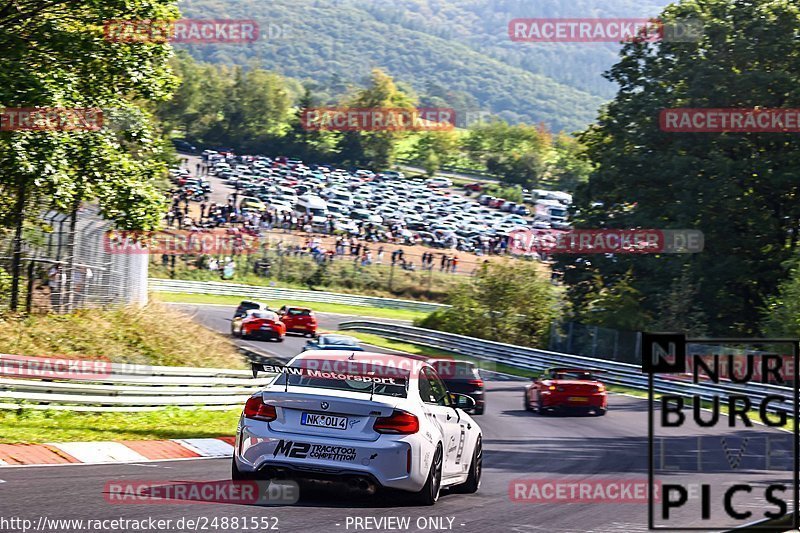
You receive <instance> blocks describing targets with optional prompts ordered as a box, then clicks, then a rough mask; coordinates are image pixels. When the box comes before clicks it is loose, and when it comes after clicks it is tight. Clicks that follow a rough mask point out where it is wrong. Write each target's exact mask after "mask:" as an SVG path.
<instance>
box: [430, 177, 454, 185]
mask: <svg viewBox="0 0 800 533" xmlns="http://www.w3.org/2000/svg"><path fill="white" fill-rule="evenodd" d="M425 183H426V184H427V185H428V187H436V188H441V187H452V186H453V182H452V181H451V180H449V179H447V178H442V177H438V178H429V179H427V180H425Z"/></svg>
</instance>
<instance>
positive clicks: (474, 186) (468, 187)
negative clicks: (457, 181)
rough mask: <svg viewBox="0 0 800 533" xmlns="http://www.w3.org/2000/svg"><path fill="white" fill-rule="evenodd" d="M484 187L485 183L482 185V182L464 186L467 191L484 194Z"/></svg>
mask: <svg viewBox="0 0 800 533" xmlns="http://www.w3.org/2000/svg"><path fill="white" fill-rule="evenodd" d="M484 187H485V185H484V184H483V183H480V182H477V181H476V182H472V183H467V184H466V185H464V188H465V189H466V190H468V191H472V192H483V188H484Z"/></svg>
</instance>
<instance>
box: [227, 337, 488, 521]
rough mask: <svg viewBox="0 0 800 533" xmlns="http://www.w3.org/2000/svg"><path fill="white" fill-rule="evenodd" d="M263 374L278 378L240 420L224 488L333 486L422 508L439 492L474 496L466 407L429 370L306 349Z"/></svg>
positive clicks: (472, 429) (476, 454) (474, 447)
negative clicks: (399, 496)
mask: <svg viewBox="0 0 800 533" xmlns="http://www.w3.org/2000/svg"><path fill="white" fill-rule="evenodd" d="M263 369H264V370H267V368H266V367H264V368H263ZM270 369H272V371H277V372H280V373H279V374H278V376H277V377H276V378H275V379H274V380H273V381H272V383H271V384H270V385H268V386H267V387H266V388H265V389H263V390H262V391H261V392H258V393H256V394H254V395H253V396H251V397H250V398H249V399H248V400H247V403H246V405H245V408H244V412H243V413H242V416H241V418H240V420H239V425H238V428H237V431H236V448H235V451H234V456H233V464H232V477H233V479H235V480H236V479H292V480H297V481H303V480H324V481H342V482H344V483H347V484H348V485H350V486H351V487H357V488H360V489H362V490H366V491H367V492H370V493H374V492H375V490H377V489H379V488H388V489H399V490H402V491H407V492H411V493H414V494H415V499H416V500H417V501H418V502H419V503H421V504H424V505H433V504H434V503H436V501H437V500H438V498H439V492H440V489H443V488H450V489H451V490H453V491H456V492H462V493H472V492H476V491H477V490H478V487H479V486H480V481H481V470H482V464H481V463H482V446H481V428H480V427H479V426H478V424H477V423H475V421H474V420H473V419H472V418H471V417H470V416H469V415H468V414H467V413H466V412H465V411H464V409H469V408H472V407H474V400H473V399H472V398H470V397H469V396H465V395H458V394H450V393H448V391H447V389H446V388H445V386H444V383H443V382H442V380H441V379H439V376H437V374H436V371H435V370H434V369H433V367H432V366H431V365H430V364H428V363H426V362H424V361H421V360H418V359H415V358H413V357H412V356H409V357H403V356H398V355H386V354H377V353H370V352H346V351H322V350H313V351H306V352H303V353H302V354H300V355H298V356H296V357H295V358H294V359H292V360H291V361H290V362H289V363H288V364H287V365H286V367H270ZM268 371H269V370H268Z"/></svg>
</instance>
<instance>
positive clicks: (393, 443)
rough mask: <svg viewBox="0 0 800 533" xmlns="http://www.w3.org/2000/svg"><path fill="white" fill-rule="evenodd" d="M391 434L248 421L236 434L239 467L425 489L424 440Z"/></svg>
mask: <svg viewBox="0 0 800 533" xmlns="http://www.w3.org/2000/svg"><path fill="white" fill-rule="evenodd" d="M386 437H388V436H387V435H382V436H381V437H380V438H379V439H378V440H375V441H361V440H355V439H336V438H331V437H318V436H309V435H301V434H295V433H282V432H277V431H272V430H270V429H269V427H268V424H267V423H263V422H257V423H252V422H251V421H249V420H247V421H246V423H245V425H244V426H243V427H242V428H241V430H240V431H239V432H238V433H237V436H236V448H235V451H234V458H235V459H234V460H235V461H236V465H237V468H238V469H239V470H240V471H242V472H257V473H258V474H259V475H262V476H264V477H278V478H294V477H296V478H299V479H311V480H335V481H342V482H348V481H350V480H353V479H357V478H364V479H369V480H370V481H371V482H372V483H374V484H376V485H378V486H381V487H386V488H392V489H400V490H405V491H414V492H415V491H418V490H420V489H421V488H422V486H423V485H424V484H425V478H426V477H427V476H426V475H425V474H426V472H424V469H423V467H422V465H421V464H420V463H421V461H420V458H421V456H422V455H423V453H424V452H423V444H422V443H421V442H419V440H420V439H418V438H415V436H406V437H400V436H396V437H395V438H386ZM409 450H411V458H412V463H411V468H410V469H409V468H408V453H409ZM409 470H410V471H409Z"/></svg>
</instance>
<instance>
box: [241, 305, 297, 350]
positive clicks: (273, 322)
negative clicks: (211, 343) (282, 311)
mask: <svg viewBox="0 0 800 533" xmlns="http://www.w3.org/2000/svg"><path fill="white" fill-rule="evenodd" d="M231 335H238V336H239V337H240V338H242V339H248V338H251V337H252V338H267V339H275V340H277V341H278V342H283V338H284V337H285V336H286V325H285V324H284V323H283V322H281V319H280V317H279V316H278V314H277V313H275V312H274V311H261V310H258V309H250V310H248V311H247V312H246V313H245V315H244V316H240V317H235V318H234V319H233V320H231Z"/></svg>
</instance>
